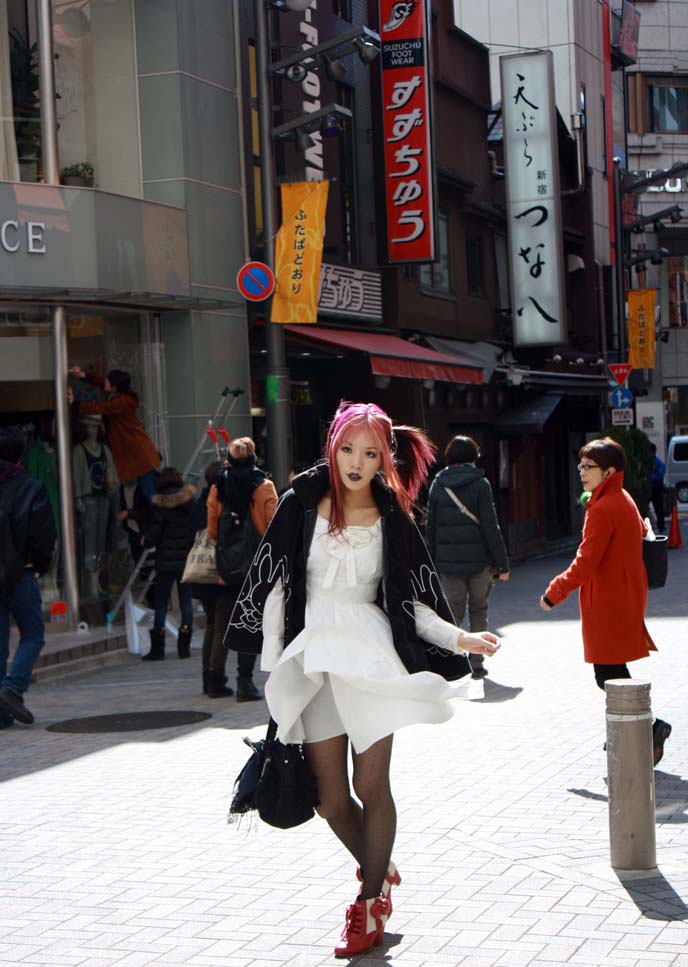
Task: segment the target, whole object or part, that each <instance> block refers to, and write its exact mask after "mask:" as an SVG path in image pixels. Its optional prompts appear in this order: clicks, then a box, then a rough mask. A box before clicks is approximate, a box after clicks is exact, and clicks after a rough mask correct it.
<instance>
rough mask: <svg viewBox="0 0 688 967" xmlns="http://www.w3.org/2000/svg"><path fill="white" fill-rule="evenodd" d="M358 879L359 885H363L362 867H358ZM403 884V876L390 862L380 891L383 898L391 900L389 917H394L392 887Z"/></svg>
mask: <svg viewBox="0 0 688 967" xmlns="http://www.w3.org/2000/svg"><path fill="white" fill-rule="evenodd" d="M356 879H357V880H358V882H359V883H363V874H362V873H361V867H360V866H357V867H356ZM400 883H401V876H400V874H399V870H398V869H397V868H396V866H395V865H394V863H393V862H392V861H391V860H390V861H389V866H388V867H387V873H386V874H385V878H384V880H383V881H382V890H381V891H380V892H381V893H382V895H383V897H386V898H387V899H388V900H389V916H390V917H391V916H392V910H393V907H392V887H393V886H399V884H400Z"/></svg>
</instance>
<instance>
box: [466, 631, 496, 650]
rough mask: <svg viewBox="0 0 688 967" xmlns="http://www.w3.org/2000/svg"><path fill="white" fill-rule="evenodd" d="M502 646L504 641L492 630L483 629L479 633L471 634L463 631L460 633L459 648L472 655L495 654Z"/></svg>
mask: <svg viewBox="0 0 688 967" xmlns="http://www.w3.org/2000/svg"><path fill="white" fill-rule="evenodd" d="M501 647H502V643H501V641H500V640H499V638H498V637H497V635H493V634H492V632H490V631H481V632H480V634H479V635H469V634H467V633H466V632H465V631H462V632H461V634H460V635H459V648H463V650H464V651H468V652H470V653H471V654H472V655H494V653H495V652H496V651H499V649H500V648H501Z"/></svg>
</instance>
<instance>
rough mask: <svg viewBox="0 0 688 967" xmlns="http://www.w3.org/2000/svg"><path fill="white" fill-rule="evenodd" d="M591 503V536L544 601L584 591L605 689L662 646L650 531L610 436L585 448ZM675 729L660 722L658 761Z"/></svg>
mask: <svg viewBox="0 0 688 967" xmlns="http://www.w3.org/2000/svg"><path fill="white" fill-rule="evenodd" d="M578 457H579V460H580V463H579V464H578V471H579V473H580V476H581V483H582V484H583V496H582V498H581V499H582V502H583V503H584V504H585V523H584V526H583V539H582V541H581V544H580V546H579V548H578V552H577V554H576V557H575V559H574V561H573V562H572V564H571V565H570V567H569V568H567V570H566V571H564V572H563V573H562V574H559V575H557V577H555V578H554V579H553V580H552V581H551V582H550V583H549V586H548V587H547V590H546V591H545V593H544V594H543V595H542V597H541V598H540V607H541V608H542V609H543V610H544V611H551V610H552V608H553V607H554V606H555V605H557V604H561V602H562V601H564V600H565V599H566V598H567V597H568V596H569V594H571V592H572V591H574V590H575V589H576V588H579V604H580V613H581V625H582V632H583V650H584V656H585V661H586V662H589V663H590V664H592V666H593V669H594V672H595V681H596V682H597V685H598V686H599V687H600V688H601V689H602V690H603V691H604V684H605V682H606V681H608V680H609V679H611V678H631V673H630V671H629V670H628V665H627V662H629V661H637V660H638V659H639V658H646V657H647V656H648V655H649V654H650V652H651V651H656V650H657V648H656V646H655V644H654V642H653V641H652V638H651V637H650V634H649V632H648V630H647V628H646V627H645V606H646V603H647V574H646V572H645V565H644V564H643V550H642V538H643V536H644V534H645V533H646V532H647V527H646V525H645V523H644V522H643V519H642V518H641V516H640V514H639V513H638V508H637V507H636V505H635V503H634V501H633V498H632V497H631V495H630V494H629V493H628V492H627V491H626V490H624V489H623V482H624V470H625V468H626V455H625V453H624V451H623V448H622V447H621V446H620V444H618V443H617V442H616V441H615V440H612V439H611V438H610V437H602V438H601V439H598V440H592V441H590V442H589V443H586V444H585V446H583V447H581V449H580V450H579V452H578ZM670 734H671V726H670V725H669V723H668V722H664V721H662V719H655V721H654V723H653V727H652V736H653V748H654V764H655V765H657V764H658V763H659V761H660V760H661V758H662V756H663V754H664V743H665V741H666V740H667V739H668V737H669V735H670Z"/></svg>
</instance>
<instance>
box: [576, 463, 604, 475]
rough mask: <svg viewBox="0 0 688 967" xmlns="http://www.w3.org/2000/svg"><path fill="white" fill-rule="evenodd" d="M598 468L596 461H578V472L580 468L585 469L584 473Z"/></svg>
mask: <svg viewBox="0 0 688 967" xmlns="http://www.w3.org/2000/svg"><path fill="white" fill-rule="evenodd" d="M599 469H600V466H599V464H597V463H579V464H578V473H580V472H581V470H585V472H586V473H589V472H590V471H591V470H599Z"/></svg>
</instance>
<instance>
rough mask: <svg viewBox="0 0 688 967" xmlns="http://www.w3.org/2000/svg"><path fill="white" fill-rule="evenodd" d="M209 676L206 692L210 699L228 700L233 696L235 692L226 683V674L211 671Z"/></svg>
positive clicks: (208, 673)
mask: <svg viewBox="0 0 688 967" xmlns="http://www.w3.org/2000/svg"><path fill="white" fill-rule="evenodd" d="M207 675H208V688H207V690H206V695H207V696H208V698H228V697H229V696H230V695H233V694H234V692H233V691H232V689H231V688H229V687H228V686H227V685H226V684H225V682H226V681H227V676H226V675H225V673H224V672H215V671H213V670H212V668H211V669H209V670H208V672H207Z"/></svg>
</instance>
